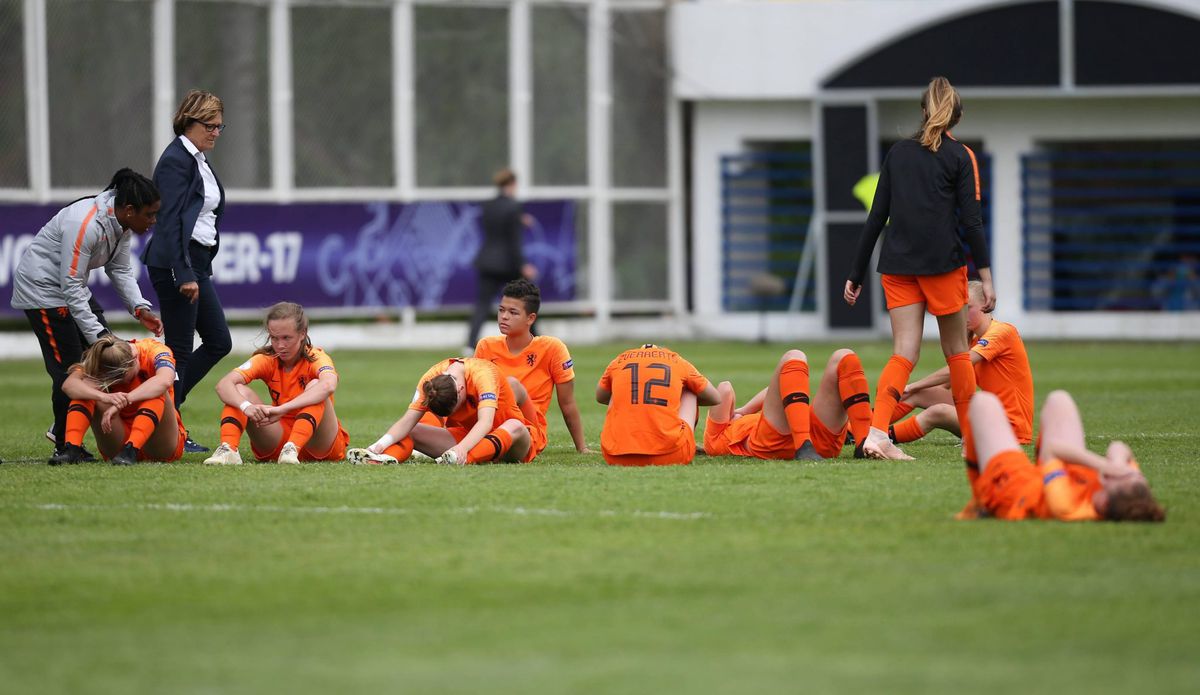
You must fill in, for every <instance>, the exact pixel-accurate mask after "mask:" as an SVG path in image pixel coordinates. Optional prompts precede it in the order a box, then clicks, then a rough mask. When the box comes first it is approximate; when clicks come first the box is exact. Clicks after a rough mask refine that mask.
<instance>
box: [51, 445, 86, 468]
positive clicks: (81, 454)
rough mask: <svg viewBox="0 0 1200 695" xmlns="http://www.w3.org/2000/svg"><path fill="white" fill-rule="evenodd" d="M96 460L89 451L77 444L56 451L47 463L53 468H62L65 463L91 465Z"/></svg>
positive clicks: (64, 446)
mask: <svg viewBox="0 0 1200 695" xmlns="http://www.w3.org/2000/svg"><path fill="white" fill-rule="evenodd" d="M95 460H96V457H95V456H92V454H91V453H90V452H89V451H88V450H87V449H84V448H83V447H81V446H78V445H76V444H65V445H63V448H61V449H57V450H55V452H54V453H53V454H51V455H50V460H49V461H47V462H46V463H48V464H50V465H51V466H61V465H62V464H64V463H90V462H92V461H95Z"/></svg>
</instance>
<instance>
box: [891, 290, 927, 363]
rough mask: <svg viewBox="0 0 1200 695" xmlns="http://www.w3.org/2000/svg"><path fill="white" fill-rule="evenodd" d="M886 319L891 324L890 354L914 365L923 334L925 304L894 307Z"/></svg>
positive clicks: (919, 355)
mask: <svg viewBox="0 0 1200 695" xmlns="http://www.w3.org/2000/svg"><path fill="white" fill-rule="evenodd" d="M888 318H889V319H891V322H892V353H893V354H896V355H900V356H901V357H903V358H904V359H906V360H908V361H909V362H912V363H913V365H916V364H917V360H918V359H919V358H920V357H921V337H922V335H923V334H924V333H925V303H924V302H921V303H919V304H909V305H908V306H901V307H896V308H895V309H892V310H890V311H888Z"/></svg>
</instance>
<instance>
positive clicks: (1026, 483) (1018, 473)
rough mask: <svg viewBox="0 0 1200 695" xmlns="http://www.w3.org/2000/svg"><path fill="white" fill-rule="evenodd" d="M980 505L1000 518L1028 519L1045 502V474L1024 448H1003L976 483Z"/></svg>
mask: <svg viewBox="0 0 1200 695" xmlns="http://www.w3.org/2000/svg"><path fill="white" fill-rule="evenodd" d="M972 487H973V489H974V492H975V500H976V501H977V502H978V503H979V506H980V507H982V508H984V509H986V510H987V512H988V513H989V514H990V515H991V516H994V517H996V518H997V519H1009V520H1018V519H1028V518H1032V517H1034V516H1036V513H1035V510H1036V509H1037V507H1038V505H1039V504H1040V503H1041V501H1042V474H1041V472H1040V471H1039V470H1038V467H1037V466H1035V465H1033V464H1032V463H1030V462H1029V459H1028V458H1026V456H1025V452H1023V451H1021V450H1020V449H1009V450H1008V451H1001V452H1000V453H998V454H996V455H995V456H993V457H992V458H991V460H990V461H988V462H987V465H986V466H984V469H983V473H981V474H980V475H979V477H977V478H976V479H975V483H974V484H973V486H972Z"/></svg>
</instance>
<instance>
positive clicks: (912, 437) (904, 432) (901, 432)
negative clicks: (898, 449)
mask: <svg viewBox="0 0 1200 695" xmlns="http://www.w3.org/2000/svg"><path fill="white" fill-rule="evenodd" d="M924 436H925V430H923V429H922V428H921V423H920V422H917V419H916V418H915V417H910V418H909V419H907V420H902V421H900V422H897V423H896V424H894V425H892V440H893V441H895V442H896V443H897V444H903V443H904V442H915V441H916V440H918V439H920V438H921V437H924Z"/></svg>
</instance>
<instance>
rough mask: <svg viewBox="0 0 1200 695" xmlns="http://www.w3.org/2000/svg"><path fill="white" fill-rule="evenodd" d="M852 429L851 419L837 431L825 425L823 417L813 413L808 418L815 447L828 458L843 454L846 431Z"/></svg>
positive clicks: (809, 433)
mask: <svg viewBox="0 0 1200 695" xmlns="http://www.w3.org/2000/svg"><path fill="white" fill-rule="evenodd" d="M849 429H850V422H849V420H847V421H846V423H845V424H843V425H842V427H841V429H839V430H838V431H837V432H834V431H833V430H831V429H829V428H828V427H826V426H825V423H823V422H821V418H819V417H817V414H816V413H813V414H812V416H811V417H809V418H808V436H809V438H810V439H812V443H813V448H814V449H816V450H817V453H818V454H820V455H821V456H823V457H824V458H827V459H835V458H837V457H838V456H841V455H842V447H843V446H845V444H846V432H847V431H849Z"/></svg>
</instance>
